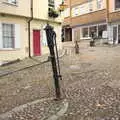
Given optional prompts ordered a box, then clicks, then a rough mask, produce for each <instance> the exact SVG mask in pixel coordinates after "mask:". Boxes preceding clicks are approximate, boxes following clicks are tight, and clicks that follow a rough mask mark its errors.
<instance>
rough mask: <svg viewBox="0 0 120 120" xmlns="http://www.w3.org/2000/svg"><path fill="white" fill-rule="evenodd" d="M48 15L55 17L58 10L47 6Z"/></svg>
mask: <svg viewBox="0 0 120 120" xmlns="http://www.w3.org/2000/svg"><path fill="white" fill-rule="evenodd" d="M48 15H49V17H53V18H56V17H58V16H59V14H58V12H57V11H56V10H55V9H53V8H49V12H48Z"/></svg>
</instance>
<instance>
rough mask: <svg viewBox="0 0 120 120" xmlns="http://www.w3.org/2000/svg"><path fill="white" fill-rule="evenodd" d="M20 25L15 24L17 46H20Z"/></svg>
mask: <svg viewBox="0 0 120 120" xmlns="http://www.w3.org/2000/svg"><path fill="white" fill-rule="evenodd" d="M20 42H21V41H20V25H19V24H15V48H20Z"/></svg>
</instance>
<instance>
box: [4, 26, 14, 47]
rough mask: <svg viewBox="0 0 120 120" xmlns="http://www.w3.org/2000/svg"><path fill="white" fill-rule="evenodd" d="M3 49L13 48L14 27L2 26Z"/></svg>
mask: <svg viewBox="0 0 120 120" xmlns="http://www.w3.org/2000/svg"><path fill="white" fill-rule="evenodd" d="M2 37H3V48H14V40H15V26H14V25H13V24H2Z"/></svg>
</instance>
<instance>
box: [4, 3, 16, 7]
mask: <svg viewBox="0 0 120 120" xmlns="http://www.w3.org/2000/svg"><path fill="white" fill-rule="evenodd" d="M3 3H4V4H7V5H12V6H15V7H18V5H17V4H14V3H9V2H3Z"/></svg>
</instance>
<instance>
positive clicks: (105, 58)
mask: <svg viewBox="0 0 120 120" xmlns="http://www.w3.org/2000/svg"><path fill="white" fill-rule="evenodd" d="M35 59H36V61H35V60H34V59H25V60H23V61H21V62H19V63H15V64H12V65H9V66H5V67H0V71H1V73H2V71H4V72H6V71H13V70H15V69H16V70H17V69H19V68H24V67H26V66H30V65H33V64H38V63H39V62H40V59H39V57H38V58H35ZM60 66H61V73H62V77H63V80H61V81H60V86H61V94H62V99H61V100H60V101H54V100H53V99H52V98H54V96H55V93H54V81H53V78H52V68H51V63H50V62H45V63H43V64H42V63H41V64H39V65H36V66H34V67H30V68H27V69H22V70H20V71H16V72H14V73H11V74H8V75H6V76H1V77H0V116H7V115H8V116H7V117H3V120H48V118H49V117H50V116H51V115H54V114H56V113H57V112H58V111H59V110H60V109H61V106H62V103H63V100H64V99H66V100H67V102H68V104H69V105H68V108H67V111H66V112H65V113H64V114H63V115H62V116H61V117H59V118H58V120H120V46H112V45H111V46H110V45H105V46H103V45H101V46H96V47H89V45H88V44H83V43H80V53H79V54H77V55H76V54H74V51H70V53H69V52H68V53H67V54H65V55H64V56H63V57H62V58H60ZM41 99H46V100H43V101H41V102H35V103H34V104H28V105H27V107H25V108H23V109H21V110H20V111H17V110H16V111H12V110H13V109H14V108H15V107H19V106H20V105H23V104H27V103H30V102H32V101H36V100H41ZM9 111H11V114H10V115H9V114H7V113H8V112H9ZM6 118H7V119H6ZM0 120H1V119H0Z"/></svg>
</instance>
